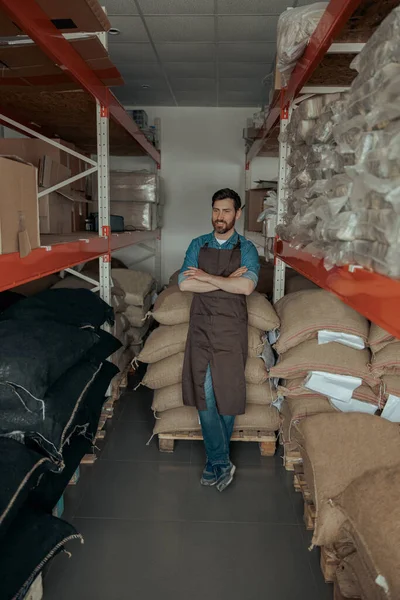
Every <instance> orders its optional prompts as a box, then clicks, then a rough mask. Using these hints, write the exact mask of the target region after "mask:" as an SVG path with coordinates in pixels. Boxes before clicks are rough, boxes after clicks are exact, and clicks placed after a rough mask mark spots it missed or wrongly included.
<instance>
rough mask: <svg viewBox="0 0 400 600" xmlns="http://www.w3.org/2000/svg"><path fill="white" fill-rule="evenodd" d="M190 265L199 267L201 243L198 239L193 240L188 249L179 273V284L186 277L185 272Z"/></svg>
mask: <svg viewBox="0 0 400 600" xmlns="http://www.w3.org/2000/svg"><path fill="white" fill-rule="evenodd" d="M189 267H195V268H196V269H197V268H198V267H199V243H198V241H197V240H193V241H192V242H191V243H190V245H189V248H188V249H187V251H186V254H185V260H184V261H183V265H182V268H181V271H180V273H179V275H178V283H179V284H181V283H182V281H184V280H185V279H186V277H185V276H184V272H185V271H187V270H188V269H189Z"/></svg>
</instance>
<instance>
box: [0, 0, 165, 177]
mask: <svg viewBox="0 0 400 600" xmlns="http://www.w3.org/2000/svg"><path fill="white" fill-rule="evenodd" d="M0 7H1V8H2V9H3V10H4V11H5V12H6V13H7V14H8V15H9V17H10V18H11V19H12V21H14V22H15V23H17V25H18V26H19V27H20V28H21V29H22V30H23V31H24V32H25V33H26V34H27V35H28V36H29V37H30V38H31V39H32V40H33V41H34V42H35V43H36V44H37V45H38V46H39V47H40V48H41V49H42V50H43V52H44V53H45V54H47V56H48V57H49V58H51V60H53V62H54V63H55V64H57V65H59V66H61V67H62V69H63V70H65V71H67V72H68V73H69V74H70V76H71V77H72V78H73V79H74V80H75V81H76V82H77V83H78V84H79V85H80V86H81V87H82V88H83V89H85V90H86V91H87V92H88V93H89V94H91V96H93V97H94V98H95V99H96V100H98V101H99V102H100V104H101V105H102V106H104V107H106V108H108V111H109V114H110V116H111V117H112V118H113V119H114V121H116V122H117V123H119V124H120V125H121V126H122V127H123V128H124V129H125V130H126V131H127V132H128V133H129V134H130V135H131V136H132V138H133V139H134V140H135V141H136V142H137V143H138V144H139V145H140V146H141V147H142V148H143V150H144V152H145V153H146V154H148V155H149V156H151V158H153V159H154V160H155V161H156V163H157V164H158V165H159V164H160V160H161V157H160V153H159V152H158V150H157V149H156V148H155V147H154V146H153V145H152V144H150V142H149V141H148V140H147V138H146V136H145V135H144V133H143V132H142V131H141V130H140V129H139V127H138V126H137V125H136V123H135V122H134V121H133V119H131V118H130V117H129V115H128V114H127V112H126V111H125V109H124V107H123V106H122V104H120V102H119V101H118V100H117V98H116V97H115V96H114V94H113V93H112V92H111V91H110V90H109V89H108V88H107V87H106V86H105V85H104V84H103V83H102V81H101V80H100V79H99V78H98V77H97V75H96V74H95V73H94V72H93V71H92V70H91V69H90V67H89V66H88V65H87V64H86V63H85V61H84V60H83V58H82V57H81V56H80V55H79V54H78V53H77V52H76V51H75V50H74V48H73V47H72V46H71V44H70V43H69V42H68V41H67V40H66V39H65V38H64V37H63V35H62V33H60V32H59V31H58V29H57V28H56V27H55V26H54V25H53V23H52V22H51V21H50V20H49V17H48V16H47V15H46V13H45V12H44V11H43V10H42V9H41V8H40V6H38V4H37V3H36V2H35V1H34V0H18V1H17V2H16V1H15V0H0Z"/></svg>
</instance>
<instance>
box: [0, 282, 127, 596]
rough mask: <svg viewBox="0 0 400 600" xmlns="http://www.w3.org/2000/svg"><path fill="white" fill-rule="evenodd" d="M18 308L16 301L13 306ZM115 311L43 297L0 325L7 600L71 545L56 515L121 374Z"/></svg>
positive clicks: (0, 501) (1, 543)
mask: <svg viewBox="0 0 400 600" xmlns="http://www.w3.org/2000/svg"><path fill="white" fill-rule="evenodd" d="M16 299H18V298H17V297H16ZM112 322H113V310H112V308H111V307H110V306H108V305H107V304H106V303H105V302H103V301H102V300H101V299H100V298H98V296H96V295H95V294H92V293H91V292H89V291H88V290H85V289H77V290H71V289H59V290H46V291H44V292H41V293H39V294H37V295H36V296H31V297H30V298H25V299H18V302H16V303H15V304H13V305H12V306H9V307H8V308H7V309H6V310H5V311H3V312H2V313H1V315H0V336H1V340H2V343H1V347H0V364H1V369H0V411H1V416H2V418H1V423H0V478H1V482H2V485H1V489H0V553H1V556H2V560H1V565H0V579H1V597H2V600H3V599H4V600H11V599H14V598H15V599H17V600H19V599H20V598H21V599H22V598H23V597H24V596H25V594H26V592H27V590H28V588H29V586H30V584H31V583H32V581H33V580H34V579H35V578H36V577H37V575H38V574H39V573H40V571H41V570H42V569H43V567H44V565H45V564H46V563H47V561H48V560H49V559H50V558H51V557H52V556H53V554H54V553H55V552H56V551H57V550H58V549H60V548H62V546H63V545H64V543H65V542H67V541H69V540H71V539H74V538H80V536H79V534H78V533H77V532H76V530H75V529H74V527H72V526H71V525H69V524H68V523H66V522H64V521H62V520H60V519H58V518H56V517H55V516H53V515H52V510H53V508H54V507H55V505H56V504H57V502H58V500H59V498H60V497H61V495H62V493H63V491H64V489H65V487H66V486H67V485H68V482H69V481H70V479H71V477H72V475H73V473H74V472H75V471H76V469H77V466H78V465H79V463H80V461H81V459H82V457H83V456H84V454H86V453H87V452H89V451H90V449H91V447H92V443H93V440H94V437H95V435H96V431H97V427H98V422H99V418H100V414H101V410H102V406H103V404H104V402H105V394H106V391H107V388H108V386H109V384H110V381H111V380H112V378H113V377H114V376H115V375H116V374H117V373H118V368H117V367H116V366H115V365H113V364H112V363H111V362H109V361H108V360H107V358H108V357H110V356H111V355H112V354H113V353H114V352H115V351H117V350H118V349H119V348H120V342H119V341H118V340H116V339H115V338H114V337H113V336H112V335H111V334H109V333H107V332H105V331H103V330H102V329H101V327H102V325H104V324H105V323H108V324H112Z"/></svg>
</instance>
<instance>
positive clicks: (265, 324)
mask: <svg viewBox="0 0 400 600" xmlns="http://www.w3.org/2000/svg"><path fill="white" fill-rule="evenodd" d="M192 298H193V294H191V293H189V292H181V291H180V290H179V288H178V286H176V285H175V286H174V285H172V286H169V287H168V288H167V289H166V290H164V291H163V292H162V293H161V294H160V296H159V297H158V298H157V300H156V303H155V305H154V310H153V311H152V316H153V317H154V319H155V320H156V321H157V322H158V323H159V324H160V327H158V328H157V329H155V330H154V331H153V332H152V333H151V335H150V336H149V338H148V340H147V342H146V344H145V346H144V348H143V350H142V352H141V353H140V354H139V356H138V360H139V361H142V362H144V363H148V365H149V366H148V369H147V373H146V375H145V377H144V379H143V381H142V383H143V385H145V386H147V387H149V388H150V389H152V390H154V399H153V405H152V408H153V411H154V413H155V416H156V423H155V427H154V434H166V433H177V432H179V433H182V432H200V429H201V428H200V424H199V418H198V414H197V411H196V409H194V408H191V407H185V406H184V405H183V399H182V368H183V360H184V351H185V346H186V340H187V335H188V329H189V317H190V307H191V302H192ZM247 300H248V302H247V305H248V316H249V357H248V361H247V366H246V381H247V408H246V414H245V415H240V416H239V417H237V419H236V422H235V430H241V431H244V432H246V431H253V432H255V431H262V432H263V433H265V434H267V433H269V434H272V433H273V432H275V431H277V430H278V428H279V413H278V411H277V409H276V408H275V407H273V406H272V402H273V401H274V400H275V399H276V392H275V391H274V390H273V389H272V386H271V382H270V381H269V379H268V372H267V368H266V366H265V362H264V360H263V359H262V358H260V356H261V355H262V354H263V352H264V356H265V351H266V350H268V348H266V344H268V342H266V341H265V340H264V338H265V332H266V331H270V330H275V329H277V327H278V326H279V319H278V317H277V315H276V313H275V311H274V309H273V308H272V306H271V305H270V303H269V302H268V300H267V299H266V298H265V297H264V296H262V295H261V294H257V293H253V294H252V295H251V296H249V297H248V299H247Z"/></svg>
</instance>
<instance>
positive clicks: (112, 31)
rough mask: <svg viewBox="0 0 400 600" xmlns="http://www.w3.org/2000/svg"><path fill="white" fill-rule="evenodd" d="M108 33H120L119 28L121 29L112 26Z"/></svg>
mask: <svg viewBox="0 0 400 600" xmlns="http://www.w3.org/2000/svg"><path fill="white" fill-rule="evenodd" d="M108 33H109V34H110V35H119V34H120V33H121V32H120V30H119V29H117V28H116V27H111V28H110V29H109V30H108Z"/></svg>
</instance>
